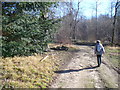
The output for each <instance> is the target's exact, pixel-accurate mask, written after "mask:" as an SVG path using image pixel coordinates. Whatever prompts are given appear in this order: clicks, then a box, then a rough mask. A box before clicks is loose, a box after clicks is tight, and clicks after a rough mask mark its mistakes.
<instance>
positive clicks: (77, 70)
mask: <svg viewBox="0 0 120 90" xmlns="http://www.w3.org/2000/svg"><path fill="white" fill-rule="evenodd" d="M97 67H98V66H94V67H86V68H82V69H76V70H74V69H69V70H59V71H54V72H55V73H58V74H62V73H70V72H79V71H83V70H88V69H94V68H97Z"/></svg>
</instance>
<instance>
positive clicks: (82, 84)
mask: <svg viewBox="0 0 120 90" xmlns="http://www.w3.org/2000/svg"><path fill="white" fill-rule="evenodd" d="M76 47H78V48H79V52H76V53H75V56H74V57H73V58H72V60H71V62H70V63H69V64H68V66H66V68H65V69H62V70H59V71H55V73H56V74H57V75H58V77H57V79H56V80H55V81H54V83H52V85H51V86H50V88H106V87H107V88H118V75H119V74H118V73H117V72H116V71H115V70H114V69H113V68H111V66H110V65H111V63H110V62H109V61H108V60H107V58H106V57H105V56H103V57H102V64H101V66H100V67H96V66H97V60H96V57H95V55H94V50H93V49H94V48H93V47H92V46H76Z"/></svg>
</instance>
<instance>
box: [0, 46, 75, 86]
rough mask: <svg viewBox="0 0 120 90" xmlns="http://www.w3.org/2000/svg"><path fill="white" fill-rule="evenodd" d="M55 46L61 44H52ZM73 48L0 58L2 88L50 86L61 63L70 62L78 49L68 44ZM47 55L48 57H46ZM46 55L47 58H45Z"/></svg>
mask: <svg viewBox="0 0 120 90" xmlns="http://www.w3.org/2000/svg"><path fill="white" fill-rule="evenodd" d="M50 45H51V46H50V47H55V46H57V45H59V44H50ZM66 46H67V47H69V48H70V49H71V50H70V51H69V52H68V51H52V52H46V53H44V54H42V55H40V54H35V55H34V56H28V57H27V56H24V57H13V58H10V57H8V58H1V59H0V61H1V62H0V88H2V87H4V88H5V87H13V88H46V87H48V86H49V84H50V82H51V81H52V79H53V77H54V76H55V73H54V71H56V70H58V69H59V67H61V66H60V65H61V63H62V65H63V62H67V63H68V62H69V60H70V59H71V57H72V55H73V52H71V51H72V50H73V51H74V50H75V49H76V47H75V46H73V45H66ZM46 56H47V57H46ZM44 57H45V58H44Z"/></svg>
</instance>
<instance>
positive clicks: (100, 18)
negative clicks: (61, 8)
mask: <svg viewBox="0 0 120 90" xmlns="http://www.w3.org/2000/svg"><path fill="white" fill-rule="evenodd" d="M117 3H120V2H119V1H118V2H117ZM117 3H116V4H117ZM66 4H67V7H68V10H66V13H65V15H64V16H63V17H61V18H62V21H61V23H60V25H61V26H60V28H59V31H58V33H57V36H59V37H58V38H57V39H58V42H59V40H62V41H63V42H65V40H68V41H69V42H70V41H71V42H72V41H73V40H76V41H79V40H80V41H92V42H93V41H95V40H97V39H100V40H102V41H103V42H108V43H114V44H119V42H118V41H119V37H118V36H119V35H120V32H119V29H118V28H120V27H119V22H120V18H119V16H120V15H119V13H120V12H119V11H120V8H119V5H117V6H114V4H111V5H110V8H109V10H110V12H108V11H106V12H107V13H106V14H104V15H102V14H101V15H98V11H99V8H98V7H99V4H100V2H99V1H98V0H97V1H96V3H95V8H94V9H95V13H96V14H95V15H94V16H92V18H90V19H87V18H86V17H85V16H84V15H82V9H81V7H80V5H81V2H78V3H76V8H75V6H74V5H75V4H74V3H73V2H67V3H66ZM116 7H117V12H116V10H115V13H113V8H116ZM113 14H115V16H114V15H113ZM114 23H115V24H114ZM114 29H116V30H114ZM60 36H61V37H60ZM63 37H64V38H63ZM62 38H63V39H62ZM65 38H66V39H65Z"/></svg>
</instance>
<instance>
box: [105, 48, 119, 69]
mask: <svg viewBox="0 0 120 90" xmlns="http://www.w3.org/2000/svg"><path fill="white" fill-rule="evenodd" d="M105 50H106V56H107V57H108V59H109V60H110V61H111V62H112V64H113V65H114V66H115V67H117V68H118V67H119V64H120V61H119V58H120V47H110V46H107V47H105Z"/></svg>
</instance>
